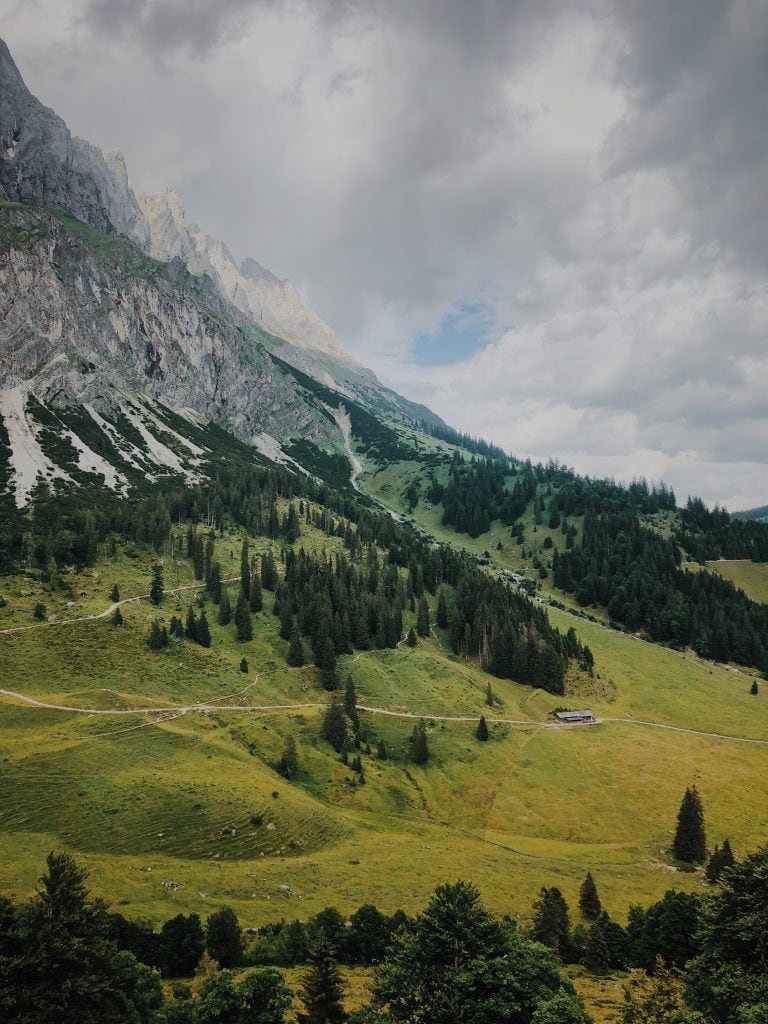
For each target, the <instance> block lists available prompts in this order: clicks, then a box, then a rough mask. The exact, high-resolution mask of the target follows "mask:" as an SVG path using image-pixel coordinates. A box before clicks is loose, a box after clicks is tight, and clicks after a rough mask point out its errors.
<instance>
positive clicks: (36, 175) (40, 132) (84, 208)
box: [0, 39, 147, 244]
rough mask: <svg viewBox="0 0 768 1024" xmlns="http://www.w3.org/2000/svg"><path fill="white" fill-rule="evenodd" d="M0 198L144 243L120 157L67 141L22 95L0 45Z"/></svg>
mask: <svg viewBox="0 0 768 1024" xmlns="http://www.w3.org/2000/svg"><path fill="white" fill-rule="evenodd" d="M0 197H2V198H5V199H11V200H14V201H16V202H20V203H31V204H34V205H36V206H46V207H49V208H51V209H59V210H66V211H67V212H69V213H71V214H73V215H74V216H75V217H78V218H79V219H80V220H83V221H85V222H86V223H88V224H92V225H93V226H94V227H96V228H98V229H99V230H101V231H106V232H113V233H117V234H125V235H128V234H130V235H132V236H133V237H134V238H135V239H136V240H137V241H138V242H139V243H140V244H142V243H146V240H147V232H146V229H145V227H144V224H143V218H142V215H141V211H140V210H139V207H138V204H137V202H136V197H135V196H134V194H133V192H132V191H131V189H130V188H129V186H128V176H127V174H126V172H125V164H124V162H123V159H122V157H121V156H120V154H118V153H114V154H110V156H109V157H108V158H107V159H105V158H104V156H103V154H102V152H101V150H99V149H97V148H96V147H95V146H91V145H90V143H88V142H85V141H84V140H83V139H78V138H76V137H73V136H72V135H71V134H70V131H69V129H68V128H67V126H66V124H65V123H64V121H63V120H62V119H61V118H60V117H59V116H58V115H57V114H55V113H54V112H53V111H52V110H50V109H49V108H48V107H45V106H43V104H42V103H41V102H40V101H39V100H38V99H36V98H35V97H34V96H33V95H32V94H31V93H30V91H29V89H27V87H26V85H25V84H24V80H23V79H22V77H21V75H20V74H19V70H18V68H17V67H16V65H15V63H14V61H13V58H12V57H11V54H10V52H9V51H8V47H7V46H6V45H5V43H4V42H3V41H2V40H1V39H0Z"/></svg>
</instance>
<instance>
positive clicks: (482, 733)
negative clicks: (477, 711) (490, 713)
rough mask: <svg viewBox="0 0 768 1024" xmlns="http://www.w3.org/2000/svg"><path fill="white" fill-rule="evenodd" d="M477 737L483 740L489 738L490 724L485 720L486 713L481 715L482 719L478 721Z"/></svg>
mask: <svg viewBox="0 0 768 1024" xmlns="http://www.w3.org/2000/svg"><path fill="white" fill-rule="evenodd" d="M475 737H476V738H477V739H479V740H482V741H485V740H487V739H488V725H487V723H486V721H485V715H480V721H479V722H478V723H477V729H476V730H475Z"/></svg>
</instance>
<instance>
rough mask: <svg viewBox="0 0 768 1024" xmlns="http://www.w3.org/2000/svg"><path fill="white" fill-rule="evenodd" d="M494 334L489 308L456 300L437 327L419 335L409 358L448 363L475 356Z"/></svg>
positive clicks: (423, 362)
mask: <svg viewBox="0 0 768 1024" xmlns="http://www.w3.org/2000/svg"><path fill="white" fill-rule="evenodd" d="M492 333H493V334H495V333H496V320H495V317H494V315H493V311H492V310H491V309H490V307H488V306H486V305H484V304H483V303H480V302H467V303H459V304H458V305H457V306H456V307H455V308H454V309H452V310H451V312H450V313H447V314H446V315H445V316H444V317H443V319H442V321H441V323H440V326H439V327H438V328H437V330H435V331H433V332H432V333H430V334H419V335H418V336H417V337H416V339H415V340H414V343H413V350H412V353H411V358H412V359H413V361H414V362H415V363H418V364H419V365H421V366H450V365H451V363H460V362H463V361H464V360H465V359H469V358H470V357H471V356H473V355H475V353H476V352H479V351H480V350H481V349H483V348H485V346H486V345H487V344H488V342H489V341H490V335H491V334H492Z"/></svg>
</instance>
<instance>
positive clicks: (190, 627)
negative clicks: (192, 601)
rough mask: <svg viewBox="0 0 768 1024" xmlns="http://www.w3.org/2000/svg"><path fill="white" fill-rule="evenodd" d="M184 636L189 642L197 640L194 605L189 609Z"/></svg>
mask: <svg viewBox="0 0 768 1024" xmlns="http://www.w3.org/2000/svg"><path fill="white" fill-rule="evenodd" d="M184 634H185V636H186V638H187V640H194V641H196V640H197V616H196V615H195V609H194V608H193V607H192V605H190V606H189V608H187V622H186V626H185V627H184Z"/></svg>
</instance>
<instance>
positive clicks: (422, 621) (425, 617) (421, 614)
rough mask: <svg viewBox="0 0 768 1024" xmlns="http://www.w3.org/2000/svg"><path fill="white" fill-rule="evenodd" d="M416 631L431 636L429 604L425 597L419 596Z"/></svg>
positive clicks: (424, 635) (420, 634)
mask: <svg viewBox="0 0 768 1024" xmlns="http://www.w3.org/2000/svg"><path fill="white" fill-rule="evenodd" d="M416 632H417V633H418V634H419V636H421V637H427V636H429V605H428V604H427V599H426V598H425V597H420V598H419V604H418V607H417V610H416Z"/></svg>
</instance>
